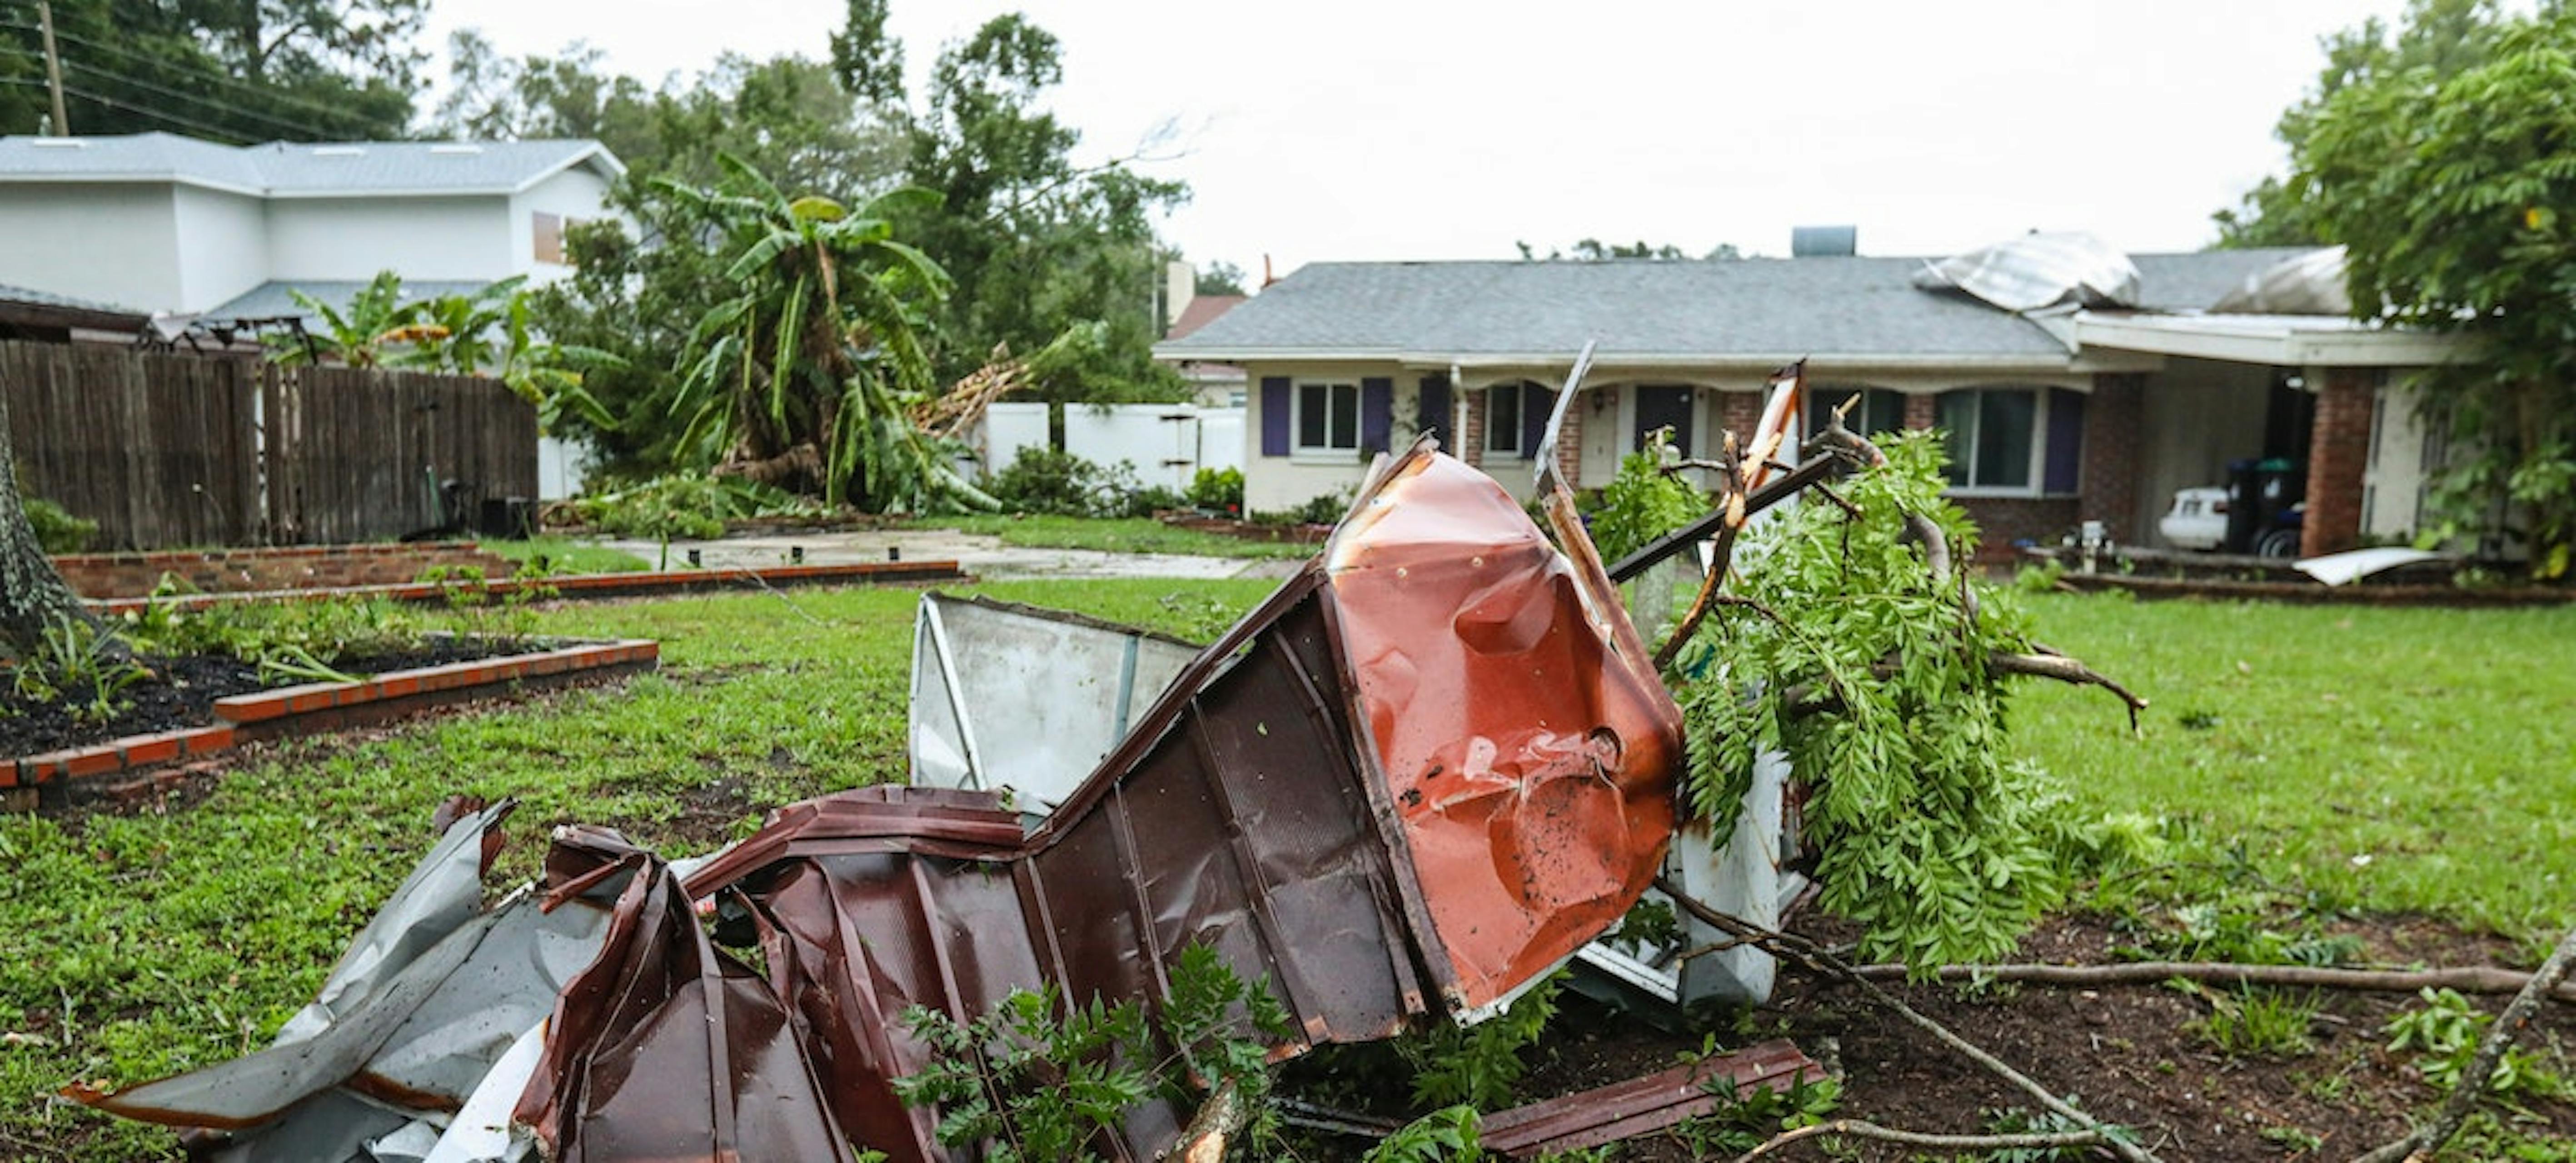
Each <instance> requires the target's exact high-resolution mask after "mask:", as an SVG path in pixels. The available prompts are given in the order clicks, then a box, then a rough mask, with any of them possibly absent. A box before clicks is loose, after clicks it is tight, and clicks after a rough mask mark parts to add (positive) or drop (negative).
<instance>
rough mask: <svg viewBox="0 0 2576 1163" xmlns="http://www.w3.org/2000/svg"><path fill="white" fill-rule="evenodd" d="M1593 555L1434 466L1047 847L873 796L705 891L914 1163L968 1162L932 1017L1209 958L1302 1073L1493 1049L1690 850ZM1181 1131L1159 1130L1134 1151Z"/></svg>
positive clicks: (1090, 785) (1164, 981)
mask: <svg viewBox="0 0 2576 1163" xmlns="http://www.w3.org/2000/svg"><path fill="white" fill-rule="evenodd" d="M1572 541H1573V543H1574V545H1575V548H1576V552H1577V553H1578V555H1579V558H1578V559H1569V558H1568V557H1566V556H1565V555H1563V554H1560V553H1559V552H1557V550H1556V549H1555V548H1554V547H1553V546H1551V545H1549V544H1548V543H1547V541H1546V540H1545V539H1544V538H1543V537H1541V535H1540V534H1539V532H1538V530H1537V529H1536V527H1535V526H1533V525H1532V524H1531V523H1530V521H1529V519H1528V517H1527V515H1526V514H1525V513H1524V512H1523V511H1522V510H1521V508H1520V506H1519V505H1518V504H1517V503H1515V502H1513V501H1512V500H1511V498H1510V497H1509V496H1508V495H1506V494H1505V493H1504V492H1503V490H1502V489H1501V487H1500V486H1499V485H1497V484H1496V483H1495V482H1494V481H1493V480H1492V479H1491V478H1488V477H1486V476H1485V475H1484V474H1482V473H1479V472H1477V471H1475V470H1473V469H1470V468H1468V467H1466V466H1465V465H1462V464H1460V463H1458V462H1457V461H1455V460H1452V459H1450V458H1447V457H1443V456H1439V455H1437V454H1435V453H1434V452H1432V451H1431V450H1430V449H1429V448H1428V447H1427V446H1426V447H1422V448H1417V449H1416V450H1414V451H1413V452H1411V453H1409V454H1408V455H1406V456H1405V457H1403V458H1401V459H1400V460H1397V461H1395V462H1393V463H1392V464H1391V465H1390V466H1388V467H1387V468H1386V470H1385V471H1384V472H1382V473H1381V474H1380V475H1379V476H1378V477H1377V478H1376V479H1375V481H1374V482H1373V485H1372V487H1371V489H1370V490H1369V492H1368V494H1367V495H1366V496H1365V497H1363V499H1362V500H1361V502H1360V504H1359V507H1358V509H1357V511H1356V512H1355V513H1354V515H1353V517H1352V518H1351V519H1350V520H1349V521H1348V522H1346V525H1345V530H1344V532H1343V533H1341V534H1338V535H1337V536H1336V539H1335V541H1334V543H1333V544H1332V546H1330V547H1329V548H1328V550H1327V553H1326V555H1325V557H1324V558H1323V559H1322V560H1320V561H1319V562H1318V563H1316V564H1314V565H1311V566H1309V568H1308V569H1307V570H1306V571H1305V572H1304V573H1302V574H1300V575H1299V576H1298V577H1296V578H1293V579H1291V580H1290V581H1289V582H1288V583H1287V584H1286V585H1284V586H1283V587H1281V589H1280V590H1279V591H1278V592H1276V593H1275V594H1273V595H1272V596H1271V598H1270V599H1269V600H1268V601H1267V602H1265V603H1264V604H1263V605H1262V606H1261V607H1260V608H1259V609H1256V610H1254V611H1253V612H1252V613H1251V614H1249V615H1247V616H1246V617H1245V618H1244V619H1243V620H1242V621H1241V622H1239V623H1237V624H1236V625H1235V627H1233V628H1232V629H1231V630H1229V631H1228V632H1227V634H1226V635H1225V636H1224V637H1223V638H1222V639H1221V640H1219V641H1218V642H1217V643H1216V644H1214V645H1212V646H1210V647H1209V648H1208V649H1207V650H1205V651H1203V652H1201V653H1200V654H1199V655H1198V656H1197V657H1196V658H1195V659H1194V660H1192V661H1191V662H1190V664H1189V665H1188V667H1187V668H1186V669H1184V670H1183V671H1182V672H1181V673H1180V674H1179V675H1178V676H1177V678H1176V679H1175V680H1174V681H1173V682H1172V684H1171V685H1170V687H1169V689H1168V690H1166V691H1165V692H1164V693H1163V694H1162V696H1161V697H1160V698H1159V699H1158V700H1156V701H1155V703H1154V705H1153V706H1152V708H1151V709H1150V710H1149V711H1148V712H1147V713H1146V714H1145V715H1144V716H1143V717H1142V719H1141V720H1139V722H1138V723H1137V725H1136V726H1135V728H1134V730H1133V731H1131V732H1129V733H1128V734H1127V736H1126V738H1125V740H1124V741H1123V742H1121V743H1120V744H1119V745H1118V746H1117V748H1116V749H1115V750H1114V751H1112V752H1111V753H1110V754H1109V755H1108V757H1107V758H1106V759H1105V760H1104V761H1102V763H1101V764H1100V766H1099V768H1098V769H1097V770H1096V771H1095V772H1093V773H1092V775H1091V776H1090V777H1089V778H1088V779H1086V780H1084V781H1083V783H1082V784H1081V785H1080V786H1079V787H1078V788H1076V789H1074V790H1073V791H1072V792H1071V793H1070V794H1069V795H1067V796H1066V797H1065V799H1064V801H1063V802H1062V803H1061V804H1060V805H1059V806H1057V808H1056V810H1055V811H1054V812H1053V813H1052V814H1051V815H1049V816H1048V817H1046V818H1045V819H1044V820H1043V821H1041V822H1040V823H1038V824H1037V825H1036V826H1035V828H1034V830H1033V831H1031V832H1029V833H1028V834H1027V835H1026V836H1025V837H1022V835H1021V833H1020V829H1019V826H1018V823H1017V819H1016V817H1014V816H1013V815H1011V814H1009V813H1007V812H1003V811H1001V810H999V807H998V804H997V803H996V802H995V801H994V800H992V799H991V798H989V797H981V796H972V795H970V794H968V793H961V792H956V791H947V790H935V789H925V788H872V789H862V790H860V791H854V792H847V793H842V794H840V795H836V796H831V797H826V798H824V799H822V800H817V801H810V802H808V803H806V804H800V805H796V806H793V807H790V808H788V809H784V810H782V811H781V812H780V813H778V814H777V816H776V817H774V818H773V820H772V822H771V823H770V824H769V825H768V826H766V827H764V828H763V829H762V830H761V831H760V832H759V833H757V834H755V835H754V836H753V837H751V838H750V839H749V840H747V841H745V842H744V843H743V844H742V845H741V846H739V847H737V848H736V849H734V850H733V851H731V852H728V853H726V854H725V855H724V856H722V857H719V858H718V859H716V860H715V861H712V862H710V863H709V864H707V865H706V866H704V867H702V868H701V869H699V870H698V871H697V872H696V873H695V874H694V875H693V876H692V877H691V878H690V881H689V887H690V890H691V892H693V893H695V894H698V895H701V896H704V895H709V894H714V893H718V892H722V891H723V890H726V889H728V888H739V889H740V890H741V894H742V899H743V900H744V901H746V902H747V904H748V908H749V910H750V912H751V914H752V915H753V917H754V918H755V919H756V920H757V921H758V922H759V923H760V927H761V930H762V942H763V948H764V950H765V951H766V953H767V955H768V961H769V970H770V975H771V981H772V984H773V985H774V986H775V987H776V989H777V990H778V992H779V993H780V994H781V995H783V996H785V997H787V998H789V999H790V1001H791V1005H792V1006H793V1008H794V1009H795V1010H796V1011H797V1012H798V1013H799V1014H801V1015H803V1016H804V1018H805V1020H806V1022H807V1023H808V1024H809V1026H810V1027H811V1029H812V1030H813V1040H814V1042H815V1043H816V1044H817V1046H818V1047H819V1048H818V1049H817V1050H816V1051H815V1053H814V1060H815V1063H816V1069H817V1071H818V1073H820V1074H821V1076H822V1077H823V1079H824V1081H825V1087H824V1089H825V1091H826V1093H829V1094H831V1095H832V1096H834V1101H835V1103H836V1111H837V1113H838V1114H839V1115H840V1116H841V1118H842V1119H843V1120H844V1123H845V1125H846V1126H847V1127H848V1129H849V1130H850V1131H851V1133H852V1134H853V1135H854V1137H856V1138H857V1139H858V1141H860V1142H861V1143H863V1144H865V1145H867V1146H869V1147H873V1148H876V1149H879V1150H885V1151H888V1152H890V1153H892V1154H893V1155H894V1156H895V1157H896V1158H898V1159H915V1158H919V1159H937V1158H943V1157H944V1152H943V1151H942V1150H941V1149H940V1148H939V1146H938V1145H937V1143H936V1142H935V1140H934V1138H933V1135H932V1128H933V1126H934V1125H935V1118H936V1112H931V1111H920V1110H907V1109H905V1108H903V1107H902V1106H901V1105H900V1104H899V1103H897V1102H896V1101H895V1100H894V1097H893V1091H892V1087H891V1080H892V1079H894V1078H897V1077H901V1076H903V1075H906V1074H910V1073H914V1072H916V1071H918V1070H919V1069H920V1067H921V1066H922V1065H923V1064H924V1063H925V1061H926V1058H925V1055H926V1054H927V1053H928V1050H927V1048H926V1047H924V1046H923V1045H921V1044H920V1043H919V1042H918V1041H917V1040H916V1039H914V1038H913V1037H912V1036H911V1033H910V1031H909V1030H908V1029H905V1028H903V1027H902V1025H901V1023H900V1021H899V1017H898V1015H900V1014H901V1013H902V1011H903V1010H904V1009H905V1008H906V1007H907V1006H910V1005H913V1004H922V1005H927V1006H929V1007H931V1008H933V1009H938V1010H942V1011H944V1012H947V1013H948V1014H950V1015H951V1016H952V1017H955V1018H957V1019H958V1020H960V1021H970V1020H972V1019H974V1018H975V1017H977V1016H980V1015H981V1014H983V1013H985V1012H987V1011H989V1010H990V1009H991V1008H992V1007H993V1006H995V1005H996V1004H998V1003H1000V1002H1001V1001H1002V1000H1003V999H1004V998H1005V997H1007V996H1008V995H1009V994H1010V992H1012V991H1013V990H1015V989H1035V990H1042V991H1060V993H1059V994H1058V996H1060V997H1063V998H1067V999H1070V1000H1072V1001H1076V1002H1081V1001H1087V1000H1089V999H1091V998H1095V997H1097V998H1106V999H1110V1000H1113V1001H1115V1000H1121V999H1135V1000H1139V1001H1143V1002H1146V1003H1147V1004H1148V1005H1149V1007H1150V1006H1151V1005H1152V1004H1153V1003H1155V1002H1157V1001H1158V1000H1159V999H1160V998H1162V997H1163V996H1164V995H1165V993H1166V991H1167V990H1168V988H1169V976H1168V966H1169V965H1170V963H1171V961H1172V959H1174V958H1176V957H1177V956H1178V955H1179V954H1180V953H1181V951H1182V950H1184V949H1186V948H1188V947H1189V946H1191V945H1194V944H1200V945H1205V946H1207V947H1209V948H1210V949H1212V950H1214V951H1215V952H1216V953H1217V954H1218V956H1219V957H1220V958H1221V959H1222V960H1224V962H1225V963H1226V964H1227V965H1228V966H1230V967H1231V968H1232V969H1233V970H1234V971H1235V972H1236V973H1237V974H1239V975H1241V976H1242V977H1243V978H1245V979H1246V980H1251V981H1259V982H1262V983H1265V984H1266V986H1267V987H1268V988H1269V989H1270V990H1271V991H1272V992H1273V994H1274V995H1275V996H1277V997H1278V999H1279V1000H1280V1002H1281V1003H1282V1004H1283V1005H1284V1006H1285V1007H1286V1008H1287V1010H1288V1012H1289V1013H1290V1015H1291V1017H1292V1020H1293V1021H1294V1023H1295V1026H1296V1033H1295V1035H1294V1037H1293V1039H1292V1041H1291V1043H1290V1044H1288V1045H1283V1046H1279V1047H1276V1048H1275V1051H1276V1052H1277V1053H1279V1054H1282V1055H1288V1054H1295V1053H1298V1052H1301V1051H1302V1050H1304V1049H1305V1048H1306V1047H1307V1046H1309V1045H1313V1044H1318V1043H1324V1042H1341V1041H1364V1040H1372V1039H1377V1038H1383V1037H1386V1036H1388V1035H1390V1034H1393V1033H1395V1032H1396V1031H1398V1030H1400V1029H1402V1028H1403V1027H1404V1026H1406V1025H1407V1024H1408V1023H1410V1022H1412V1021H1414V1020H1416V1019H1418V1018H1422V1017H1426V1016H1428V1015H1429V1014H1431V1013H1432V1012H1433V1011H1434V1010H1435V1009H1441V1010H1446V1011H1448V1012H1451V1013H1453V1014H1456V1015H1458V1016H1462V1017H1469V1018H1472V1017H1474V1016H1475V1015H1476V1013H1477V1012H1478V1011H1479V1010H1481V1009H1484V1008H1487V1007H1491V1006H1493V1005H1495V1004H1496V1003H1498V1002H1500V1001H1502V1000H1504V999H1505V998H1507V997H1508V996H1510V995H1511V994H1512V993H1513V992H1515V991H1516V990H1518V989H1520V988H1522V987H1524V986H1526V985H1527V984H1528V983H1530V982H1531V981H1533V980H1535V979H1536V978H1538V977H1539V976H1542V975H1544V974H1545V973H1546V972H1547V971H1548V970H1549V969H1551V968H1553V967H1554V966H1555V965H1557V964H1559V963H1561V962H1562V961H1563V960H1564V959H1565V958H1566V957H1567V956H1568V955H1570V954H1571V953H1572V952H1573V951H1574V949H1575V948H1576V947H1578V946H1580V945H1581V944H1583V943H1584V942H1585V941H1588V940H1590V939H1591V938H1592V937H1593V936H1595V935H1597V934H1598V933H1599V932H1600V931H1601V930H1602V929H1604V928H1606V927H1607V926H1609V925H1610V924H1611V923H1613V922H1615V921H1616V920H1617V919H1618V917H1619V915H1620V914H1621V913H1622V912H1623V911H1624V910H1625V909H1626V908H1627V906H1628V905H1629V904H1631V903H1633V902H1634V901H1635V899H1636V897H1637V895H1638V893H1640V892H1642V891H1643V890H1644V888H1645V886H1646V885H1647V884H1648V883H1649V882H1650V881H1651V880H1652V878H1653V876H1654V874H1655V872H1656V870H1657V868H1658V867H1659V865H1660V861H1661V858H1662V854H1663V845H1664V841H1665V838H1666V836H1667V835H1668V833H1669V832H1670V830H1671V826H1672V811H1673V806H1672V788H1673V777H1674V773H1675V769H1676V767H1677V765H1678V763H1679V762H1680V742H1679V736H1680V713H1679V711H1678V709H1677V708H1675V707H1674V706H1673V704H1672V702H1671V700H1670V698H1669V696H1667V695H1666V694H1665V693H1664V691H1663V688H1662V686H1661V684H1660V683H1658V682H1656V681H1655V679H1654V676H1653V674H1652V671H1651V669H1650V666H1649V663H1648V662H1647V657H1646V654H1645V651H1644V649H1643V647H1642V646H1641V645H1640V644H1639V643H1637V641H1636V639H1635V635H1634V633H1633V632H1632V631H1630V630H1629V629H1628V627H1627V625H1626V621H1625V619H1624V617H1621V616H1620V615H1619V614H1618V610H1617V605H1616V596H1615V594H1614V593H1613V592H1612V591H1611V590H1610V587H1609V583H1608V580H1607V578H1606V576H1604V575H1603V574H1602V573H1601V569H1600V565H1599V562H1598V561H1597V560H1594V559H1593V558H1592V556H1591V554H1590V547H1589V543H1588V542H1583V541H1581V534H1580V532H1579V531H1577V532H1575V533H1573V534H1572ZM1093 661H1095V662H1096V661H1097V660H1093ZM1085 665H1086V666H1087V665H1089V664H1085ZM1073 669H1074V670H1076V671H1079V670H1081V669H1082V668H1081V667H1075V668H1073ZM1098 669H1099V668H1098V667H1096V666H1094V667H1091V670H1090V673H1092V674H1094V675H1095V676H1096V674H1097V673H1098ZM1435 997H1437V998H1438V1000H1437V1001H1435V1000H1434V998H1435ZM1179 1134H1180V1118H1179V1112H1176V1111H1173V1110H1172V1109H1170V1108H1169V1107H1168V1106H1166V1105H1164V1104H1161V1103H1149V1104H1147V1105H1145V1106H1144V1107H1141V1108H1138V1109H1137V1110H1135V1111H1132V1112H1130V1114H1129V1116H1128V1118H1127V1120H1126V1123H1125V1125H1124V1126H1123V1127H1122V1134H1121V1136H1120V1139H1121V1141H1120V1142H1119V1143H1116V1144H1113V1146H1114V1147H1115V1148H1116V1149H1117V1150H1118V1151H1119V1152H1120V1154H1121V1155H1122V1156H1127V1157H1150V1156H1152V1155H1155V1154H1157V1153H1158V1152H1159V1151H1160V1150H1162V1149H1164V1148H1167V1147H1169V1146H1171V1145H1172V1144H1173V1143H1174V1141H1175V1140H1176V1139H1177V1137H1178V1136H1179Z"/></svg>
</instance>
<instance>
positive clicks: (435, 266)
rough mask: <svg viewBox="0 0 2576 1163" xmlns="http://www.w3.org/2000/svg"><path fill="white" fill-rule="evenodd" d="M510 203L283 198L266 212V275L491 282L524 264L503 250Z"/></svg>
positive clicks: (506, 247) (497, 199) (495, 199)
mask: <svg viewBox="0 0 2576 1163" xmlns="http://www.w3.org/2000/svg"><path fill="white" fill-rule="evenodd" d="M510 241H511V228H510V199H508V198H503V197H498V196H492V197H461V198H329V199H324V198H286V199H277V200H274V201H271V202H270V203H269V207H268V256H269V258H268V263H269V265H268V269H269V276H268V277H269V278H271V279H275V280H281V281H284V280H294V279H314V280H321V279H349V280H355V281H358V282H364V281H366V280H368V279H371V278H374V277H375V276H376V272H378V271H381V270H394V271H398V272H400V273H401V274H402V277H403V278H404V279H406V280H410V281H421V280H432V279H455V280H465V279H498V278H502V277H504V276H507V275H512V274H517V273H518V272H520V271H522V270H525V269H527V268H528V265H529V264H526V263H516V262H513V261H512V259H513V258H514V257H515V254H514V252H513V251H512V250H511V247H510Z"/></svg>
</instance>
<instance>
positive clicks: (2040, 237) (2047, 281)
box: [1914, 231, 2138, 311]
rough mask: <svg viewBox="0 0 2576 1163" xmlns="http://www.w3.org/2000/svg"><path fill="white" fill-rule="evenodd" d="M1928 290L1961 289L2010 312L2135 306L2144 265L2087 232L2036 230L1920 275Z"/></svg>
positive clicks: (1930, 266) (1927, 267) (1918, 281)
mask: <svg viewBox="0 0 2576 1163" xmlns="http://www.w3.org/2000/svg"><path fill="white" fill-rule="evenodd" d="M1914 285H1915V286H1916V287H1919V288H1922V289H1924V290H1927V291H1937V290H1942V289H1945V288H1956V289H1958V290H1961V291H1965V292H1967V293H1968V294H1970V295H1972V296H1974V297H1976V298H1978V299H1982V300H1984V301H1985V302H1987V303H1989V304H1992V305H1994V306H1997V307H2001V308H2003V309H2004V310H2006V311H2037V310H2040V309H2042V308H2046V307H2055V306H2060V305H2065V306H2072V307H2134V306H2136V305H2137V303H2138V266H2137V264H2136V263H2133V262H2131V261H2129V256H2128V254H2127V253H2125V252H2123V251H2121V250H2120V249H2119V248H2118V247H2115V246H2112V245H2111V244H2109V243H2107V242H2104V241H2102V240H2101V239H2099V238H2095V237H2094V236H2092V235H2090V234H2085V233H2083V232H2081V231H2059V232H2040V231H2033V232H2031V233H2029V234H2025V235H2023V236H2021V237H2019V238H2014V239H2007V240H2005V241H2003V242H1998V243H1996V244H1994V245H1993V246H1986V247H1979V248H1977V249H1976V250H1972V251H1969V252H1967V253H1966V254H1960V255H1953V256H1951V257H1949V258H1945V259H1942V260H1941V261H1939V262H1927V263H1925V264H1923V269H1922V270H1920V271H1917V272H1915V275H1914Z"/></svg>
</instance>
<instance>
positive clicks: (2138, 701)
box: [1986, 654, 2147, 733]
mask: <svg viewBox="0 0 2576 1163" xmlns="http://www.w3.org/2000/svg"><path fill="white" fill-rule="evenodd" d="M1986 666H1987V668H1988V669H1990V670H1992V671H1994V672H1995V673H1997V674H2027V675H2034V676H2036V677H2039V678H2053V679H2056V680H2057V681H2059V682H2063V683H2072V684H2074V685H2076V686H2098V687H2100V688H2102V689H2103V690H2106V691H2109V692H2111V693H2112V694H2115V695H2118V696H2120V701H2121V702H2123V703H2126V704H2128V707H2129V730H2130V731H2131V732H2132V733H2135V732H2136V731H2137V730H2138V712H2140V711H2143V710H2146V709H2147V700H2145V699H2142V698H2139V697H2138V696H2137V694H2136V693H2135V692H2133V691H2131V690H2130V689H2129V688H2127V687H2124V686H2121V685H2120V684H2119V682H2118V681H2117V680H2115V679H2112V678H2111V677H2109V676H2107V675H2105V674H2103V673H2101V672H2100V671H2097V670H2095V669H2093V668H2092V667H2089V666H2086V665H2084V664H2083V663H2081V662H2078V661H2076V660H2074V659H2072V658H2068V657H2066V656H2065V655H2063V654H1996V655H1994V656H1992V657H1990V658H1988V659H1986Z"/></svg>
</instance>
